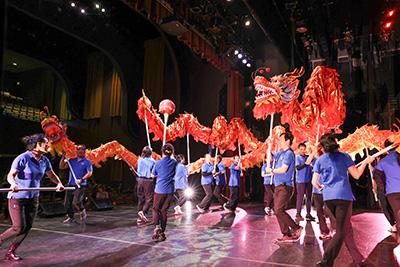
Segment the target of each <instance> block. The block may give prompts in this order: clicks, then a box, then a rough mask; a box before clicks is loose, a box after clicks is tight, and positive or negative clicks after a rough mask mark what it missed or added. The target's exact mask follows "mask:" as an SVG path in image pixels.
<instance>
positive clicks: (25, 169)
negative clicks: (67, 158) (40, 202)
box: [7, 151, 52, 199]
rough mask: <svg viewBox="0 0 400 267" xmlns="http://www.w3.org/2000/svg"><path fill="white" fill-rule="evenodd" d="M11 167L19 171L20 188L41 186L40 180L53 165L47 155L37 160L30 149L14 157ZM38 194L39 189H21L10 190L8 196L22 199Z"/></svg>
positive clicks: (18, 181)
mask: <svg viewBox="0 0 400 267" xmlns="http://www.w3.org/2000/svg"><path fill="white" fill-rule="evenodd" d="M11 169H14V170H17V171H18V173H17V175H16V176H15V181H16V182H17V184H18V188H37V187H40V181H41V180H42V178H43V176H44V174H45V173H46V172H48V171H50V170H51V169H52V167H51V163H50V161H49V159H48V158H46V157H45V156H42V157H41V158H40V160H39V161H37V160H36V159H35V157H34V156H33V155H32V153H31V152H30V151H26V152H25V153H22V154H21V155H19V156H18V157H16V158H15V159H14V161H13V163H12V165H11ZM38 196H39V191H20V192H18V193H11V192H9V193H8V196H7V198H13V199H21V198H34V197H38Z"/></svg>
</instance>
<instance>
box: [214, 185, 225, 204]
mask: <svg viewBox="0 0 400 267" xmlns="http://www.w3.org/2000/svg"><path fill="white" fill-rule="evenodd" d="M224 188H225V185H216V186H215V188H214V196H216V197H217V198H218V202H219V204H221V205H223V204H224V203H225V202H226V201H227V197H226V196H224V194H222V192H224Z"/></svg>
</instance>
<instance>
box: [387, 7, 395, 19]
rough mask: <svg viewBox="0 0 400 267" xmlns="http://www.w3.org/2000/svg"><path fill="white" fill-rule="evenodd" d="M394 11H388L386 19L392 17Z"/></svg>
mask: <svg viewBox="0 0 400 267" xmlns="http://www.w3.org/2000/svg"><path fill="white" fill-rule="evenodd" d="M394 11H395V10H394V9H392V10H390V11H389V12H388V17H391V16H393V15H394Z"/></svg>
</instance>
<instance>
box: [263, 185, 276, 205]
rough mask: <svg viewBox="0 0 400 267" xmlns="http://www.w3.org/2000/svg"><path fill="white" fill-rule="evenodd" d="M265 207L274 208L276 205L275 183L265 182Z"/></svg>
mask: <svg viewBox="0 0 400 267" xmlns="http://www.w3.org/2000/svg"><path fill="white" fill-rule="evenodd" d="M264 189H265V190H264V207H269V208H271V209H272V208H273V207H274V190H275V185H273V184H264Z"/></svg>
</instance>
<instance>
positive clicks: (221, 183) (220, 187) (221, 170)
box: [214, 155, 227, 210]
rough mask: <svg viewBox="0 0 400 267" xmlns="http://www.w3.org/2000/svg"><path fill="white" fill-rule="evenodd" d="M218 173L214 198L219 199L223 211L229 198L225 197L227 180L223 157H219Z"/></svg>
mask: <svg viewBox="0 0 400 267" xmlns="http://www.w3.org/2000/svg"><path fill="white" fill-rule="evenodd" d="M216 169H217V173H216V174H215V175H214V177H215V189H214V196H216V197H217V199H218V202H219V204H220V205H221V208H220V209H221V210H223V209H224V206H223V205H224V203H225V202H226V201H227V197H226V196H224V194H223V192H224V190H225V185H226V178H225V165H224V163H223V162H222V156H221V155H218V156H217V168H216Z"/></svg>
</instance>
